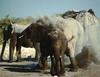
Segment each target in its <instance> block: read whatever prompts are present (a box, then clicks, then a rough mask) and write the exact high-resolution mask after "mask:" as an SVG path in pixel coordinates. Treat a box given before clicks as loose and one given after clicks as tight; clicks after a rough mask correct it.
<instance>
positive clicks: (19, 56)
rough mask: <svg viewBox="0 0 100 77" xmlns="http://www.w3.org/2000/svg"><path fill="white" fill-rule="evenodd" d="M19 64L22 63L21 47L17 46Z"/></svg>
mask: <svg viewBox="0 0 100 77" xmlns="http://www.w3.org/2000/svg"><path fill="white" fill-rule="evenodd" d="M16 55H17V60H16V61H17V62H20V61H21V46H16Z"/></svg>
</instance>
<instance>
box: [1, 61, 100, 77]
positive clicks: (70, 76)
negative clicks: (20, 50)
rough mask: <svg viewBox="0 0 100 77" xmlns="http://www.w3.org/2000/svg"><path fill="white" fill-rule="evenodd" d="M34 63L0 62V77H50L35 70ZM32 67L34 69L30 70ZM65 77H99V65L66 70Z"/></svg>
mask: <svg viewBox="0 0 100 77" xmlns="http://www.w3.org/2000/svg"><path fill="white" fill-rule="evenodd" d="M35 65H36V62H32V61H23V62H18V63H16V62H13V63H8V62H0V77H51V75H50V74H49V70H48V73H46V74H44V73H42V72H40V70H35ZM31 67H33V68H34V69H31ZM65 77H100V65H95V64H91V65H90V66H89V67H88V68H87V69H84V70H83V69H79V70H78V72H68V71H67V68H66V73H65Z"/></svg>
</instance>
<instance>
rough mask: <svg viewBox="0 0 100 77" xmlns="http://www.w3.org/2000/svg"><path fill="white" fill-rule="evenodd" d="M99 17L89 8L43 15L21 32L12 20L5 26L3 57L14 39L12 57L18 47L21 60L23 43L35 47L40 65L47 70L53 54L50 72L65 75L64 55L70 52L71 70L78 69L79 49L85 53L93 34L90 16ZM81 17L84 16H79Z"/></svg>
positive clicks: (0, 57)
mask: <svg viewBox="0 0 100 77" xmlns="http://www.w3.org/2000/svg"><path fill="white" fill-rule="evenodd" d="M88 15H89V16H92V17H95V14H94V12H93V11H92V9H89V10H88V11H79V12H75V11H68V12H66V13H64V14H62V15H60V16H43V17H40V18H39V19H37V20H36V21H35V22H32V23H31V24H30V25H28V26H27V27H26V28H24V30H22V31H20V32H18V31H17V30H16V29H17V28H15V24H13V23H10V24H9V25H8V26H5V28H4V30H3V47H2V51H1V56H0V60H1V61H3V53H4V49H5V46H6V42H7V41H8V40H9V39H10V46H9V52H10V55H9V61H10V62H12V61H13V53H14V49H15V47H16V53H17V61H20V60H21V46H24V47H31V48H32V47H34V48H35V49H36V53H37V54H36V58H37V56H38V54H39V56H40V57H39V66H40V67H41V69H43V70H45V69H46V68H47V57H48V56H50V59H51V68H50V74H51V75H53V76H54V75H57V76H61V75H64V74H65V67H64V55H66V56H68V57H69V59H70V63H71V68H70V71H77V69H78V67H79V66H78V62H77V60H76V58H75V56H76V54H77V53H81V51H82V49H83V48H84V46H87V45H88V44H89V45H90V44H92V43H91V41H90V42H89V43H87V41H88V40H87V39H85V41H84V38H92V37H89V36H85V35H87V34H86V33H85V31H86V26H87V24H85V25H84V23H81V22H84V21H80V20H81V19H82V20H85V19H83V18H85V17H86V16H88ZM79 18H81V19H79Z"/></svg>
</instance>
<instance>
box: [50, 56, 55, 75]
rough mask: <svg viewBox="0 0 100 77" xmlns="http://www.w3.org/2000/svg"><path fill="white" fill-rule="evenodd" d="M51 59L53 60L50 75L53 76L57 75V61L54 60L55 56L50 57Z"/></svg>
mask: <svg viewBox="0 0 100 77" xmlns="http://www.w3.org/2000/svg"><path fill="white" fill-rule="evenodd" d="M50 58H51V69H50V74H51V75H52V76H54V75H55V59H54V56H53V55H50Z"/></svg>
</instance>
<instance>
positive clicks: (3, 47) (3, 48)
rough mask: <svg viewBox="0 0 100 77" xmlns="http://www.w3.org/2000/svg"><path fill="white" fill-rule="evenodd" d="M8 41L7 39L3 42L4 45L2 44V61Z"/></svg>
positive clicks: (0, 56)
mask: <svg viewBox="0 0 100 77" xmlns="http://www.w3.org/2000/svg"><path fill="white" fill-rule="evenodd" d="M6 42H7V41H4V42H3V46H2V50H1V55H0V61H3V54H4V50H5V47H6Z"/></svg>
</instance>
